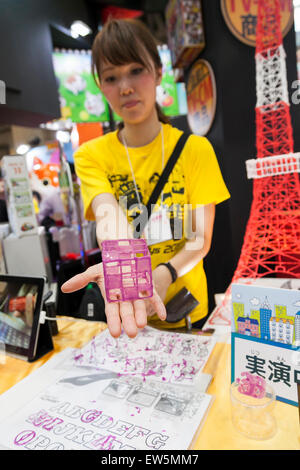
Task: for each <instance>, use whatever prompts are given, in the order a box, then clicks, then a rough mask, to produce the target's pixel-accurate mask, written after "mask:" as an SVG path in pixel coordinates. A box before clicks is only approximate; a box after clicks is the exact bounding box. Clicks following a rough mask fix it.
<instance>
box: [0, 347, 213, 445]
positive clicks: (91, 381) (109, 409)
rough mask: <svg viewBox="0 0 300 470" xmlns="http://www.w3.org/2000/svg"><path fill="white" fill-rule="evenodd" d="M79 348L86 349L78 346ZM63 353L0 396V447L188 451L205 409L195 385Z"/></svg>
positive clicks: (205, 402)
mask: <svg viewBox="0 0 300 470" xmlns="http://www.w3.org/2000/svg"><path fill="white" fill-rule="evenodd" d="M83 349H84V348H83ZM79 351H80V350H77V351H75V350H65V351H63V352H62V353H60V354H57V355H56V356H55V357H54V358H53V359H51V360H50V361H48V362H47V363H46V364H45V365H44V366H42V367H40V368H39V369H38V370H36V371H35V372H34V373H33V374H31V375H30V376H28V377H26V378H25V379H24V380H23V381H21V382H19V383H18V384H17V385H16V386H15V387H13V388H12V389H10V390H8V391H7V392H6V393H5V394H3V395H2V396H1V397H0V409H1V410H9V411H6V412H5V413H4V414H3V413H1V421H0V447H1V448H2V449H5V448H7V449H14V450H18V449H20V450H37V449H43V450H57V449H66V450H68V449H85V450H89V449H93V450H97V449H101V450H104V449H106V450H118V449H124V450H129V449H131V450H134V449H147V450H156V449H159V450H164V449H166V450H167V449H169V450H170V449H171V450H175V449H177V450H178V449H187V448H188V446H189V445H190V443H191V441H192V440H193V438H194V435H195V433H196V431H197V429H198V428H199V426H200V423H201V422H202V420H203V419H204V417H205V415H206V413H207V410H208V408H209V406H210V404H211V400H212V397H211V396H210V395H207V394H205V393H202V392H201V391H199V390H198V387H191V386H183V385H174V384H172V383H166V382H165V383H163V382H160V381H158V380H153V379H152V378H151V377H150V378H149V377H147V378H146V380H145V377H141V376H140V377H138V376H132V375H125V376H124V375H120V374H119V373H117V372H115V371H111V370H109V369H108V368H105V369H104V368H100V367H92V366H88V365H76V363H75V364H74V354H78V352H79Z"/></svg>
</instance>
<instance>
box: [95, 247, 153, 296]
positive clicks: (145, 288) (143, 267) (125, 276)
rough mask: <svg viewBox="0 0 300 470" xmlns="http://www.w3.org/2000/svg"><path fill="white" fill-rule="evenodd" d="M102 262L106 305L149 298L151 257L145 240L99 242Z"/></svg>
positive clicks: (151, 286)
mask: <svg viewBox="0 0 300 470" xmlns="http://www.w3.org/2000/svg"><path fill="white" fill-rule="evenodd" d="M102 263H103V272H104V282H105V292H106V298H107V301H108V302H120V301H123V300H130V301H132V300H137V299H141V298H146V297H151V296H152V295H153V285H152V268H151V256H150V253H149V250H148V246H147V244H146V241H145V240H143V239H141V240H135V239H133V240H126V239H125V240H106V241H103V242H102Z"/></svg>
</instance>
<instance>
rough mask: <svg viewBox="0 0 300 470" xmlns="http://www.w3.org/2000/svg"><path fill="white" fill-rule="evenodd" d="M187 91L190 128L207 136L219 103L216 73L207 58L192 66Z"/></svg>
mask: <svg viewBox="0 0 300 470" xmlns="http://www.w3.org/2000/svg"><path fill="white" fill-rule="evenodd" d="M186 91H187V107H188V123H189V126H190V129H191V131H192V132H193V133H194V134H197V135H201V136H205V135H206V134H207V133H208V131H209V130H210V128H211V126H212V123H213V120H214V117H215V112H216V103H217V92H216V84H215V77H214V73H213V70H212V68H211V66H210V64H209V63H208V62H207V61H206V60H202V59H201V60H198V61H197V62H196V63H195V64H194V65H193V67H192V68H191V71H190V74H189V77H188V81H187V88H186Z"/></svg>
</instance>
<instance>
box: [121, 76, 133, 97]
mask: <svg viewBox="0 0 300 470" xmlns="http://www.w3.org/2000/svg"><path fill="white" fill-rule="evenodd" d="M131 93H133V87H132V84H131V83H130V80H128V79H127V78H124V79H123V80H121V82H120V94H121V95H122V96H127V95H130V94H131Z"/></svg>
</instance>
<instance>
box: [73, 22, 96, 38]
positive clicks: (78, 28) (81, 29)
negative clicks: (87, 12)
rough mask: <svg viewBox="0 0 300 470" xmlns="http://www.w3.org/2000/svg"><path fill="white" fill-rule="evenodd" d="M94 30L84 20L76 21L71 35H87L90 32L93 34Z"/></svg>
mask: <svg viewBox="0 0 300 470" xmlns="http://www.w3.org/2000/svg"><path fill="white" fill-rule="evenodd" d="M91 32H92V30H91V28H90V27H89V26H88V25H87V24H85V23H83V21H80V20H78V21H74V22H73V23H72V24H71V35H72V36H73V37H78V36H87V35H88V34H91Z"/></svg>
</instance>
